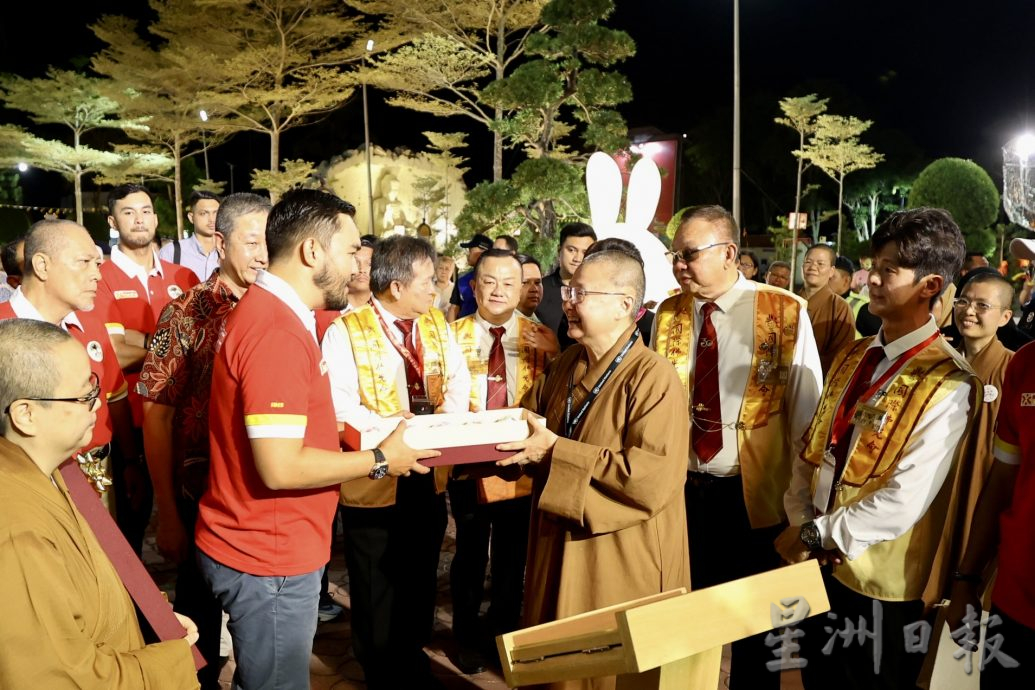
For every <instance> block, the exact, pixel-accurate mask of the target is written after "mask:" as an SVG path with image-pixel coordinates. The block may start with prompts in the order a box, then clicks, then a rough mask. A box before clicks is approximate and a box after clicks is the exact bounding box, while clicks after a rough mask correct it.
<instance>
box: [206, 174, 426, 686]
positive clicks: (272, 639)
mask: <svg viewBox="0 0 1035 690" xmlns="http://www.w3.org/2000/svg"><path fill="white" fill-rule="evenodd" d="M354 214H355V208H353V206H352V205H351V204H349V203H347V202H345V201H342V200H341V199H339V198H338V197H336V196H333V195H331V194H327V193H324V192H319V191H315V190H296V191H293V192H289V193H287V194H285V195H284V197H283V198H282V199H281V201H280V202H279V203H278V204H277V205H276V206H274V207H273V209H272V211H271V212H270V215H269V219H268V222H267V226H266V246H267V250H268V253H269V262H270V264H269V270H267V271H261V272H260V273H259V275H258V278H257V279H256V281H255V285H254V286H253V287H252V288H251V289H249V290H248V291H247V292H246V293H245V295H244V297H242V298H241V300H240V302H239V303H238V306H237V308H236V309H234V311H233V313H232V314H231V315H230V317H229V318H228V319H227V324H226V333H227V335H226V339H225V340H224V342H223V346H222V347H221V348H220V350H219V352H218V354H217V355H216V364H215V369H214V370H213V372H212V393H211V398H210V400H209V409H210V413H209V429H210V431H209V440H210V451H211V457H210V470H209V488H208V491H207V492H206V493H205V495H204V496H203V497H202V499H201V504H200V506H199V512H198V525H197V530H196V532H195V536H196V542H197V547H198V551H199V553H198V562H199V566H200V568H201V571H202V576H203V577H204V578H205V580H206V582H208V584H209V586H210V587H211V588H212V591H213V593H214V594H215V595H216V596H217V597H218V598H219V599H220V601H221V603H222V605H223V608H224V609H225V610H226V611H227V612H228V613H229V614H230V623H229V628H230V635H231V637H232V638H233V643H234V658H235V659H236V661H237V669H236V672H235V675H234V687H236V688H241V689H242V690H248V689H249V688H258V687H262V688H284V689H285V690H295V689H296V688H306V687H309V655H310V653H311V651H312V644H313V635H314V634H315V632H316V622H317V609H318V602H319V598H320V575H321V572H322V569H323V566H324V564H326V563H327V561H328V560H329V558H330V546H331V522H332V520H333V517H334V511H335V506H336V504H337V497H338V485H339V484H340V483H341V482H346V481H349V480H352V479H357V478H359V477H367V476H375V475H376V476H381V477H383V476H385V475H386V474H389V475H392V476H398V475H405V474H409V473H410V472H411V471H412V472H417V473H420V474H423V473H426V472H427V471H428V470H427V469H426V468H424V467H422V466H420V465H418V464H417V460H419V459H421V458H428V457H434V456H436V455H438V453H437V452H435V451H415V450H413V449H411V448H408V447H407V446H406V445H404V444H403V442H402V431H403V428H404V427H405V423H401V424H400V425H399V428H398V429H397V430H396V432H395V433H393V434H392V435H391V436H389V437H388V438H387V439H385V441H384V442H383V443H382V444H381V446H380V447H379V448H378V449H376V450H373V451H359V452H353V453H342V452H341V451H340V447H339V440H338V430H337V424H336V422H335V416H334V405H333V403H332V401H331V389H330V384H329V383H328V379H327V365H326V364H325V363H324V361H323V356H322V354H321V352H320V348H319V346H318V345H317V342H316V330H315V329H316V320H315V318H314V316H313V313H312V310H313V309H341V308H343V307H344V306H345V301H346V291H345V286H346V284H347V283H348V281H349V279H350V277H351V275H352V273H353V272H354V271H355V270H356V262H355V254H356V252H357V251H358V250H359V247H360V242H359V232H358V231H357V230H356V224H355V221H353V219H352V217H353V215H354Z"/></svg>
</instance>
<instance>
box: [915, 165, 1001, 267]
mask: <svg viewBox="0 0 1035 690" xmlns="http://www.w3.org/2000/svg"><path fill="white" fill-rule="evenodd" d="M909 205H910V207H917V206H934V207H936V208H944V209H945V210H946V211H948V212H949V213H951V214H952V217H953V219H954V220H955V221H956V224H957V225H958V226H959V228H960V231H961V232H962V233H963V235H964V237H965V238H966V241H967V248H968V249H969V250H970V251H980V252H983V253H985V254H986V255H987V254H990V253H991V252H992V251H993V249H994V247H995V243H996V237H995V234H994V233H993V232H992V231H991V230H990V229H989V226H991V225H992V224H993V223H995V221H996V218H998V216H999V190H998V189H997V188H996V186H995V183H994V182H993V181H992V178H991V177H989V176H988V173H987V172H985V169H984V168H982V167H981V166H980V165H978V164H977V163H974V162H973V161H968V160H964V159H962V158H939V159H938V160H936V161H934V162H933V163H931V164H930V165H928V166H927V167H926V168H924V169H923V171H922V172H921V173H920V175H919V176H918V177H917V178H916V181H915V182H914V183H913V189H912V190H911V191H910V193H909Z"/></svg>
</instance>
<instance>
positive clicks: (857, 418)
mask: <svg viewBox="0 0 1035 690" xmlns="http://www.w3.org/2000/svg"><path fill="white" fill-rule="evenodd" d="M887 421H888V413H887V412H886V411H885V410H882V409H880V408H879V407H874V406H873V405H863V404H861V403H860V405H859V407H857V408H856V410H855V414H853V415H852V424H854V425H855V426H857V427H859V428H861V429H869V430H870V431H873V432H874V433H878V434H879V433H880V432H881V431H883V430H884V425H885V424H886V423H887Z"/></svg>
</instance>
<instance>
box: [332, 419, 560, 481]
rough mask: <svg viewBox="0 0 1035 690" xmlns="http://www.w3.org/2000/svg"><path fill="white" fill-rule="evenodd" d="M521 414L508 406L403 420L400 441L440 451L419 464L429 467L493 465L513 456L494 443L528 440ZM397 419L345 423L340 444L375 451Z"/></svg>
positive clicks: (353, 448)
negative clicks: (401, 438)
mask: <svg viewBox="0 0 1035 690" xmlns="http://www.w3.org/2000/svg"><path fill="white" fill-rule="evenodd" d="M523 414H524V410H523V409H521V408H519V407H518V408H514V407H510V408H504V409H502V410H484V411H482V412H452V413H445V414H431V415H419V416H416V417H411V418H410V419H407V420H406V431H405V432H403V440H404V441H405V442H406V445H408V446H409V447H411V448H416V449H419V450H424V449H429V448H430V449H434V450H438V451H441V453H442V455H441V456H439V457H437V458H431V459H429V460H422V461H421V463H422V464H424V465H427V466H429V467H431V466H435V465H462V464H466V463H472V462H495V461H496V460H502V459H503V458H509V457H510V456H511V455H514V453H515V451H499V450H496V446H497V445H498V444H501V443H510V442H512V441H521V440H524V439H526V438H528V435H529V427H528V422H526V421H525V420H524V419H523V418H522V415H523ZM534 416H535V418H536V420H537V421H538V422H539V423H540V424H545V423H546V420H545V419H544V418H543V417H540V416H539V415H534ZM400 419H401V418H400V417H382V418H380V419H378V420H376V421H375V422H373V423H372V424H370V425H367V426H366V428H363V429H358V428H356V427H354V426H352V425H351V424H349V423H348V422H346V423H345V431H344V433H343V434H342V441H343V442H342V445H343V447H344V448H345V449H346V450H370V449H371V448H376V447H377V445H378V444H379V443H381V441H383V440H385V438H387V437H388V435H389V434H391V433H392V432H393V431H394V430H395V427H397V426H398V425H399V421H400Z"/></svg>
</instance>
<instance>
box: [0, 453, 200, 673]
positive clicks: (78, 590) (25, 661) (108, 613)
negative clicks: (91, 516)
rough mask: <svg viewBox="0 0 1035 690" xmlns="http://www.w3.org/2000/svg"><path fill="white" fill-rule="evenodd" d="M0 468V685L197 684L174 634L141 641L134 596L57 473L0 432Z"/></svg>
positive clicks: (188, 657)
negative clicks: (151, 641) (171, 637)
mask: <svg viewBox="0 0 1035 690" xmlns="http://www.w3.org/2000/svg"><path fill="white" fill-rule="evenodd" d="M0 474H2V475H3V478H4V481H3V482H0V583H3V587H4V589H3V605H2V607H0V611H2V614H0V640H2V641H3V643H2V644H0V688H33V689H38V690H43V689H44V688H45V689H46V690H56V689H60V688H96V689H98V690H100V689H102V688H103V689H104V690H118V689H129V688H140V689H144V688H147V689H161V690H165V689H169V690H181V689H187V688H191V689H193V688H197V687H198V680H197V676H196V675H195V670H194V662H193V659H192V657H191V652H190V647H188V646H187V645H186V644H185V643H184V642H183V641H182V640H172V641H169V642H160V643H157V644H151V645H146V646H145V645H144V640H143V637H142V636H141V634H140V627H139V625H138V624H137V617H136V613H135V611H134V608H133V602H132V601H131V600H130V598H129V594H127V593H126V589H125V587H123V585H122V582H121V581H120V580H119V577H118V574H117V573H116V572H115V568H114V567H113V566H112V564H111V561H110V560H108V557H107V555H106V554H105V553H104V551H103V550H102V549H101V546H100V544H99V543H98V542H97V538H96V537H95V536H94V534H93V532H92V531H91V530H90V527H89V525H88V524H87V523H86V521H85V520H84V519H83V516H82V515H80V514H79V511H78V510H76V508H75V507H74V506H73V504H72V502H71V498H70V497H69V495H68V489H67V488H66V487H65V484H64V481H63V479H62V477H61V475H60V473H58V472H56V471H55V472H54V474H53V475H52V476H51V477H47V476H45V475H44V474H43V473H42V472H40V470H39V468H38V467H37V466H36V465H35V464H34V463H33V462H32V460H30V459H29V456H28V455H26V454H25V452H24V451H22V449H21V448H19V447H18V446H15V445H14V444H12V443H10V442H8V441H7V440H6V439H3V438H0ZM51 478H53V481H51Z"/></svg>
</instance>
